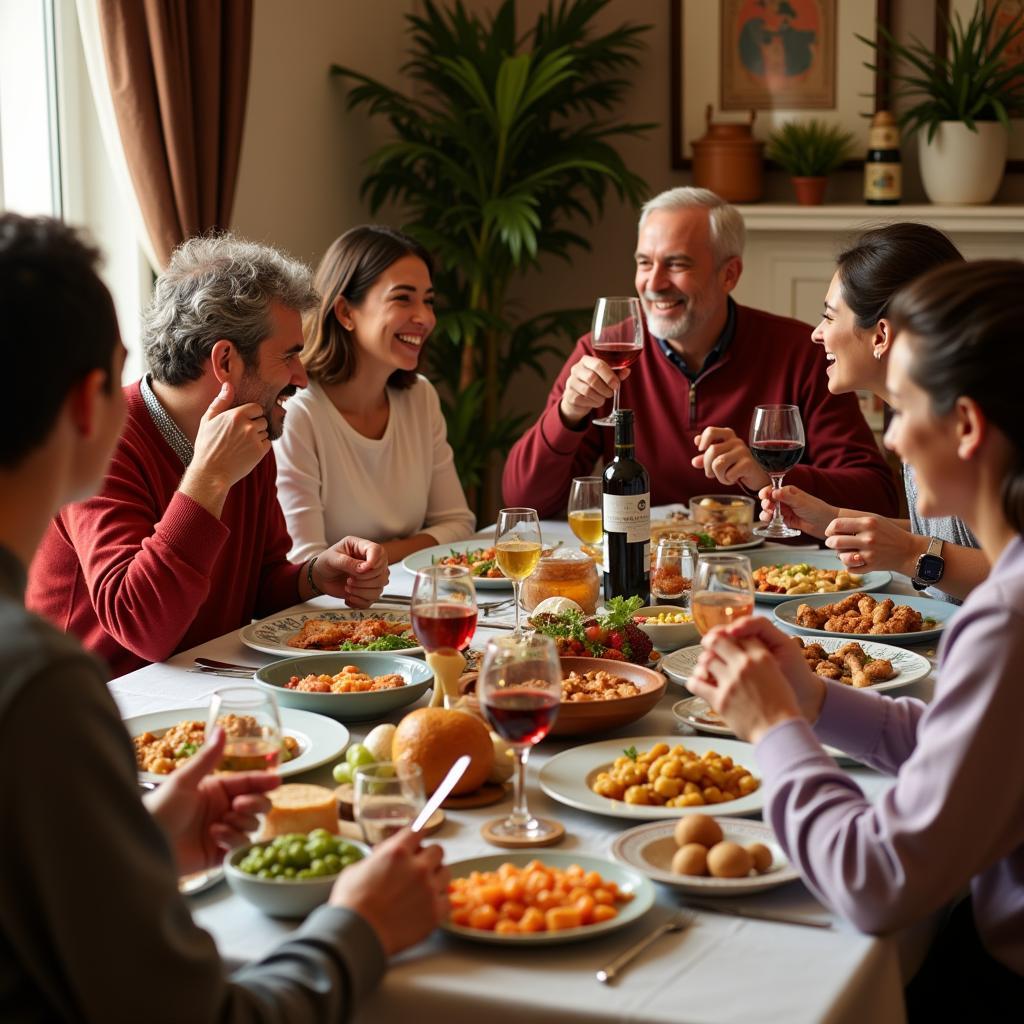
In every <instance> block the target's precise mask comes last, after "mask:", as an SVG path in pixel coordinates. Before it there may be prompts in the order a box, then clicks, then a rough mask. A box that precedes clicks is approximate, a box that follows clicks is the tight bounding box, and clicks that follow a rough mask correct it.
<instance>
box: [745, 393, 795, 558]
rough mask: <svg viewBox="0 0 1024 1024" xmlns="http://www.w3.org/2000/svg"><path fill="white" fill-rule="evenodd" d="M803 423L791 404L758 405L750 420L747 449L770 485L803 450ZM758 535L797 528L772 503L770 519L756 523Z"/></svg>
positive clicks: (779, 482) (779, 480)
mask: <svg viewBox="0 0 1024 1024" xmlns="http://www.w3.org/2000/svg"><path fill="white" fill-rule="evenodd" d="M805 443H806V442H805V439H804V424H803V421H802V420H801V419H800V410H799V409H798V408H797V406H795V405H759V406H758V407H757V408H756V409H755V410H754V418H753V420H751V422H750V453H751V455H753V456H754V458H755V459H756V460H757V464H758V465H759V466H760V467H761V468H762V469H763V470H764V471H765V472H766V473H767V474H768V476H770V477H771V481H772V488H773V489H775V490H778V488H780V487H781V486H782V478H783V477H784V476H785V475H786V472H787V471H788V470H790V469H792V468H793V467H794V466H795V465H796V464H797V463H798V462H799V461H800V458H801V456H802V455H803V453H804V444H805ZM754 533H755V534H756V535H757V536H758V537H774V538H779V537H799V536H800V531H799V530H794V529H793V527H791V526H787V525H786V524H785V522H784V521H783V518H782V508H781V505H780V503H779V502H776V503H775V512H774V514H773V515H772V521H771V522H770V523H769V524H768V525H767V526H758V527H756V528H755V530H754Z"/></svg>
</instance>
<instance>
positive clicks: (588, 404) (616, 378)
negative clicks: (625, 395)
mask: <svg viewBox="0 0 1024 1024" xmlns="http://www.w3.org/2000/svg"><path fill="white" fill-rule="evenodd" d="M630 372H631V371H630V369H629V368H626V369H624V370H619V371H618V372H617V373H616V371H615V370H613V369H612V368H611V367H610V366H609V365H608V364H607V363H606V362H605V361H604V360H603V359H598V358H597V356H584V357H583V358H582V359H581V360H580V361H579V362H578V363H574V364H573V367H572V369H571V370H570V371H569V379H568V380H567V381H566V382H565V391H564V392H563V393H562V400H561V402H560V403H559V406H558V408H559V411H560V412H561V414H562V419H563V420H564V421H565V423H566V424H568V425H569V426H570V427H575V426H577V425H578V424H579V423H581V422H582V421H583V419H584V418H585V417H586V416H587V415H588V414H589V413H591V412H593V411H594V409H600V408H601V406H602V405H604V403H605V402H607V401H608V399H609V398H611V397H612V395H614V394H615V392H616V391H618V390H619V385H620V384H621V383H622V381H624V380H625V379H626V378H627V377H628V376H629V374H630Z"/></svg>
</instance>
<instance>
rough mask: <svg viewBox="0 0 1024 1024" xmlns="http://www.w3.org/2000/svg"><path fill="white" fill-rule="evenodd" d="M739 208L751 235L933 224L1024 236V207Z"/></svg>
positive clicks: (948, 229) (962, 231) (951, 230)
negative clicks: (897, 223) (899, 223)
mask: <svg viewBox="0 0 1024 1024" xmlns="http://www.w3.org/2000/svg"><path fill="white" fill-rule="evenodd" d="M736 208H737V209H738V210H739V211H740V213H742V214H743V220H744V222H745V223H746V225H747V231H748V232H756V231H786V232H801V231H806V232H811V231H821V232H835V231H856V230H858V229H861V228H863V227H865V226H866V225H869V224H880V223H882V224H884V223H891V222H892V221H900V220H912V221H921V222H924V223H926V224H931V225H932V226H933V227H936V228H938V229H939V230H940V231H945V232H946V233H947V234H961V235H962V234H972V235H974V234H979V235H1013V234H1024V206H1021V205H1017V204H1013V205H1010V204H1006V205H993V206H934V205H932V204H931V203H907V204H900V205H897V206H867V205H865V204H863V203H835V204H825V205H823V206H798V205H796V204H795V203H748V204H743V205H737V207H736Z"/></svg>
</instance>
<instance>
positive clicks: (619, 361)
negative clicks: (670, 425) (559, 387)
mask: <svg viewBox="0 0 1024 1024" xmlns="http://www.w3.org/2000/svg"><path fill="white" fill-rule="evenodd" d="M591 330H592V332H593V346H594V355H595V356H597V357H598V358H599V359H603V360H604V361H605V362H606V363H607V364H608V365H609V366H610V367H611V368H612V369H613V370H624V369H626V367H627V366H632V365H633V364H634V363H635V362H636V361H637V360H638V359H639V358H640V353H641V352H642V351H643V348H644V325H643V318H642V316H641V314H640V300H639V299H638V298H635V297H633V298H626V297H621V296H613V297H611V298H603V299H598V300H597V302H596V303H595V305H594V323H593V326H592V328H591ZM621 391H622V387H621V385H620V386H619V387H618V388H616V389H615V397H614V398H613V399H612V411H611V413H610V414H609V415H608V416H602V417H601V418H600V419H597V420H594V422H595V423H596V424H597V425H598V426H599V427H614V426H615V417H616V415H617V413H618V411H619V394H620V392H621Z"/></svg>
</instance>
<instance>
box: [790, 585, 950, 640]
mask: <svg viewBox="0 0 1024 1024" xmlns="http://www.w3.org/2000/svg"><path fill="white" fill-rule="evenodd" d="M850 593H857V591H851V592H850ZM848 596H849V594H808V595H806V596H805V597H797V598H793V599H790V600H788V601H785V602H784V603H783V604H779V605H776V606H775V608H774V609H773V611H772V618H773V619H774V620H775V621H776V623H778V624H779V625H780V626H782V627H783V629H786V630H788V631H789V632H791V633H799V634H801V635H802V636H814V637H821V638H825V639H828V638H830V637H832V638H835V639H841V640H866V639H868V638H869V637H871V636H878V637H879V640H880V641H883V640H884V642H885V643H886V644H899V645H900V646H906V645H913V644H924V643H931V642H934V641H936V640H938V639H939V637H940V636H942V630H943V628H944V627H945V626H946V623H947V622H949V620H950V619H952V618H953V616H954V615H955V614H956V612H957V611H958V610H959V609H958V607H957V606H956V605H953V604H950V603H949V602H948V601H936V600H935V599H934V598H931V597H917V596H914V597H908V596H907V595H906V594H884V593H882V594H879V593H875V594H872V595H871V596H872V597H873V598H875V600H876V601H884V600H885V599H886V598H887V597H891V598H892V600H893V603H894V604H897V605H900V604H905V605H909V606H910V607H911V608H913V609H915V610H916V611H919V612H920V613H921V615H922V616H924V617H925V618H931V619H935V620H936V622H938V625H937V626H936V627H935V628H934V629H923V630H921V631H920V632H917V633H884V634H871V633H832V632H830V631H828V630H825V629H811V628H810V627H808V626H801V625H800V624H799V623H798V622H797V621H796V615H797V611H798V609H799V608H800V605H802V604H806V605H810V607H812V608H820V607H821V606H822V605H823V604H833V603H834V602H838V601H841V600H843V598H844V597H848ZM866 649H867V648H865V650H866Z"/></svg>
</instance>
